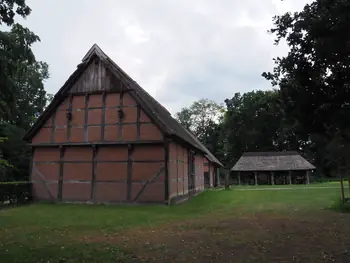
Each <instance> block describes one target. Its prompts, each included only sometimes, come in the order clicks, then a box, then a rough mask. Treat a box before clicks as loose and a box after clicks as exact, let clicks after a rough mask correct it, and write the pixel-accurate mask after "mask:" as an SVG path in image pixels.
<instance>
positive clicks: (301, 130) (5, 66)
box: [0, 0, 350, 181]
mask: <svg viewBox="0 0 350 263" xmlns="http://www.w3.org/2000/svg"><path fill="white" fill-rule="evenodd" d="M30 13H31V9H30V7H29V6H28V5H26V3H25V0H3V1H0V26H2V29H1V30H0V181H1V180H23V179H27V178H28V174H29V173H28V170H29V160H30V154H31V152H30V148H29V147H28V146H27V144H26V142H24V141H23V140H22V137H23V134H24V133H25V131H26V130H28V129H29V128H30V126H31V125H33V123H34V122H35V120H36V118H38V116H39V115H40V114H41V113H42V111H43V109H44V108H45V106H46V105H47V104H48V102H49V101H50V100H51V98H52V95H50V94H47V92H46V91H45V89H44V84H45V80H47V79H48V78H49V69H48V65H47V64H46V63H45V62H42V61H38V60H36V58H35V55H34V53H33V51H32V45H33V44H35V43H36V42H38V41H40V38H39V36H37V35H36V34H35V33H33V32H32V31H30V30H29V29H28V28H26V27H23V26H22V25H20V24H19V23H16V17H23V18H26V17H28V16H29V15H30ZM348 32H350V1H344V0H315V1H314V2H312V3H310V4H307V5H305V7H304V8H303V10H302V11H300V12H294V13H291V12H289V13H286V14H283V15H280V16H275V17H274V18H273V28H272V29H271V30H269V33H270V34H273V35H274V36H275V43H274V44H275V45H278V44H279V43H280V41H285V42H286V43H287V45H288V46H289V52H288V53H287V54H286V55H285V56H283V57H276V58H275V59H274V63H275V66H274V68H273V70H272V71H271V72H263V73H262V77H263V78H265V79H266V81H269V82H271V85H272V89H271V90H269V91H262V90H257V91H252V92H247V93H243V94H242V93H236V94H233V96H232V98H227V99H226V100H225V101H223V102H222V103H215V102H213V101H211V100H208V99H202V100H199V101H197V102H194V103H193V104H192V105H190V106H188V107H185V108H184V109H182V110H181V111H180V112H178V113H177V114H176V115H175V117H176V118H177V119H178V121H179V122H180V123H182V124H183V125H184V126H185V127H186V128H188V129H189V130H190V131H191V132H193V133H194V134H195V135H196V136H197V137H198V138H199V139H200V140H201V141H202V142H203V143H204V144H205V145H206V146H207V147H208V148H209V149H210V150H211V151H212V152H213V153H214V154H215V155H216V156H217V157H218V158H220V160H222V162H223V163H224V164H225V165H226V166H227V167H230V166H232V165H233V164H234V163H235V162H236V161H237V159H238V158H239V157H240V156H241V154H242V152H244V151H284V150H297V151H299V152H301V153H302V154H303V155H304V156H305V157H306V158H307V159H309V160H310V161H312V162H313V163H314V164H315V165H316V166H317V167H318V168H319V169H320V173H322V174H323V175H327V176H330V175H332V173H334V171H335V170H336V168H337V167H339V164H346V163H347V156H348V154H347V152H348V149H349V145H350V144H349V142H350V138H349V135H350V133H349V129H350V120H349V118H350V79H349V78H350V67H349V65H350V34H348ZM349 156H350V155H349Z"/></svg>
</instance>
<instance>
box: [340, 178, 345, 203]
mask: <svg viewBox="0 0 350 263" xmlns="http://www.w3.org/2000/svg"><path fill="white" fill-rule="evenodd" d="M340 188H341V189H340V190H341V198H342V201H343V203H345V194H344V185H343V175H342V173H340Z"/></svg>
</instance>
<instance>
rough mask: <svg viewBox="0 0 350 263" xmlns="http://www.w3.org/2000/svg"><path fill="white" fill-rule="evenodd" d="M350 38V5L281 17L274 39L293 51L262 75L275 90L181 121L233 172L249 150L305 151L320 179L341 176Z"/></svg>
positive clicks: (332, 1)
mask: <svg viewBox="0 0 350 263" xmlns="http://www.w3.org/2000/svg"><path fill="white" fill-rule="evenodd" d="M348 32H350V1H342V0H316V1H314V2H312V3H310V4H307V5H305V7H304V8H303V10H302V11H300V12H295V13H290V12H289V13H286V14H283V15H281V16H275V17H274V18H273V28H272V29H271V30H269V33H270V34H274V36H275V43H274V44H275V45H278V44H279V43H280V41H281V40H282V41H285V42H286V43H287V45H288V47H289V52H288V53H287V54H286V55H285V56H284V57H276V58H275V59H274V63H275V66H274V68H273V70H272V72H263V73H262V77H264V78H265V79H266V80H267V81H270V82H271V84H272V86H273V87H274V89H273V90H269V91H261V90H258V91H252V92H247V93H244V94H241V93H236V94H234V96H233V97H232V98H228V99H226V100H225V101H224V103H223V104H222V105H220V104H217V103H215V102H213V101H210V100H200V101H198V102H195V103H194V104H193V105H190V106H189V107H185V108H183V109H182V110H181V111H180V112H179V113H177V114H176V118H177V119H178V121H179V122H180V123H182V124H183V125H185V126H186V127H188V128H189V129H190V130H191V131H192V132H193V133H194V134H195V135H197V136H198V137H199V138H200V140H201V141H202V142H203V143H204V144H205V145H206V146H207V147H208V148H209V149H210V150H211V151H212V152H213V153H214V154H215V155H217V156H218V157H219V158H220V159H221V160H222V161H223V162H224V163H225V164H226V165H227V167H230V166H232V165H233V164H234V163H235V162H236V161H237V160H238V158H239V157H240V156H241V154H242V153H243V152H245V151H284V150H297V151H299V152H300V153H301V154H302V155H304V156H305V157H306V158H307V159H309V160H310V161H312V162H313V163H314V164H315V165H316V166H317V167H318V170H319V174H322V175H324V176H332V175H334V174H335V173H337V169H339V168H340V167H348V166H349V165H348V164H349V163H350V162H349V160H348V159H349V157H350V154H348V153H349V142H350V138H349V137H350V133H349V128H350V34H348ZM207 112H210V115H207V114H206V113H207ZM213 112H215V114H213ZM213 115H215V118H214V117H213Z"/></svg>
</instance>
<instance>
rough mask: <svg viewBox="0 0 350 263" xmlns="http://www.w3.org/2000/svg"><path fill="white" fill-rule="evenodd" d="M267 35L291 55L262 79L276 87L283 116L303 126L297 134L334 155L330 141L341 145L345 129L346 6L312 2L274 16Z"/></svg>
mask: <svg viewBox="0 0 350 263" xmlns="http://www.w3.org/2000/svg"><path fill="white" fill-rule="evenodd" d="M270 32H271V33H273V34H275V35H276V41H275V44H276V45H277V44H279V42H280V40H282V39H284V40H286V42H287V44H288V46H289V48H290V51H289V53H288V54H287V55H286V56H285V57H282V58H280V57H277V58H276V59H274V61H275V68H274V70H273V72H269V73H266V72H265V73H263V76H264V77H265V78H266V79H267V80H270V81H271V83H272V84H273V85H275V86H279V87H280V91H281V99H282V102H283V108H284V111H285V113H286V116H287V117H288V119H290V120H293V121H294V122H296V123H298V125H299V126H300V127H302V129H299V131H298V136H299V137H300V138H303V140H304V141H311V140H312V138H315V137H317V138H318V141H323V143H324V146H323V150H322V151H323V152H324V153H326V152H327V151H337V148H339V147H334V143H335V142H337V143H338V144H339V146H341V145H343V144H346V141H347V140H348V139H349V138H348V136H349V129H350V35H349V34H347V33H345V32H350V2H349V1H344V0H317V1H314V2H313V3H311V4H307V5H306V6H305V7H304V9H303V10H302V11H301V12H296V13H293V14H291V13H286V14H284V15H282V16H275V17H274V28H272V29H271V30H270ZM333 140H334V141H333ZM332 141H333V142H332ZM327 144H333V146H329V147H328V146H327ZM318 146H321V145H320V144H318ZM330 155H331V156H332V155H333V156H335V153H332V154H330Z"/></svg>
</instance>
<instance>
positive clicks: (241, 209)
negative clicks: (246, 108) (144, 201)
mask: <svg viewBox="0 0 350 263" xmlns="http://www.w3.org/2000/svg"><path fill="white" fill-rule="evenodd" d="M329 184H330V183H327V185H329ZM322 185H324V184H322ZM332 185H333V183H332ZM298 187H302V186H298ZM339 196H340V191H339V189H301V190H283V191H236V190H235V189H234V188H233V189H231V190H209V191H206V192H204V193H202V194H200V195H199V196H197V197H195V198H194V199H192V200H189V201H188V202H185V203H183V204H180V205H176V206H157V205H151V206H113V205H73V204H59V205H52V204H33V205H30V206H23V207H17V208H12V209H8V210H0V258H1V262H6V263H11V262H29V263H31V262H33V263H34V262H35V263H37V262H45V263H47V262H50V263H53V262H107V263H108V262H128V260H130V261H132V259H133V257H135V254H136V255H137V256H140V255H143V253H146V252H147V253H146V254H147V255H148V253H151V254H152V253H155V255H158V254H157V253H162V255H170V254H171V253H172V251H176V249H175V248H174V246H175V245H170V244H173V243H172V242H175V241H173V240H172V239H169V240H168V239H167V237H168V235H169V234H168V233H169V232H170V233H175V234H174V235H176V237H177V236H178V235H179V233H182V234H183V235H189V232H188V231H190V232H191V231H193V232H194V233H197V232H198V231H199V232H198V233H197V234H193V235H194V237H193V238H195V239H196V240H205V238H202V237H203V236H206V235H208V237H207V239H208V242H212V241H213V240H212V237H210V236H212V235H213V233H214V232H213V231H214V230H212V229H211V228H209V226H211V227H213V229H217V227H218V224H219V222H226V221H225V220H232V222H235V223H232V225H233V226H235V225H237V227H238V224H239V223H242V222H241V221H242V220H243V222H245V218H252V221H254V220H255V219H256V217H261V216H263V217H264V218H265V217H269V218H270V217H271V218H280V217H283V218H284V217H285V218H290V217H291V216H295V217H296V218H304V217H305V218H309V217H310V216H311V217H312V216H314V217H315V220H318V219H319V215H320V214H319V213H323V212H322V211H328V212H324V213H327V214H326V215H327V216H329V215H334V216H335V217H337V214H336V213H335V212H331V211H329V208H334V207H335V205H334V204H335V201H336V200H338V199H339ZM247 222H249V221H247ZM267 222H268V220H267ZM179 225H181V227H182V228H181V229H184V228H183V226H184V225H185V226H186V227H187V228H186V229H187V230H186V231H185V232H181V231H180V230H178V226H179ZM220 225H221V223H220ZM230 225H231V224H230ZM230 227H231V226H230ZM164 228H165V229H167V230H164ZM161 229H163V230H161ZM174 229H177V230H176V231H175V230H174ZM244 229H245V228H244ZM244 229H243V228H242V229H241V228H239V229H238V230H234V231H233V230H232V231H233V232H232V233H236V234H235V235H237V233H245V232H244V231H250V230H249V228H247V229H248V230H247V229H245V230H244ZM196 231H197V232H196ZM225 231H229V229H227V230H225ZM258 232H259V231H250V232H249V233H245V234H244V236H245V237H251V238H252V239H254V238H256V235H255V233H258ZM191 233H192V232H191ZM259 233H260V232H259ZM148 234H150V235H151V236H156V237H157V238H158V239H159V240H162V241H161V242H163V243H164V246H167V244H169V246H170V249H169V250H167V251H168V252H167V253H168V254H167V253H165V252H164V251H163V250H164V249H165V248H159V244H158V243H157V242H160V241H159V240H158V239H157V240H158V241H157V242H156V241H154V244H153V245H152V247H151V248H148V247H147V248H145V247H144V246H145V245H144V244H148V243H149V242H151V241H149V238H148ZM139 235H141V237H139ZM261 235H262V236H263V235H265V232H261ZM242 236H243V235H242ZM122 237H123V238H124V237H127V240H126V241H125V240H124V239H123V240H122V241H121V238H122ZM110 238H112V239H113V240H116V239H118V241H113V242H111V241H110ZM152 238H155V237H152ZM216 238H217V239H218V241H217V242H222V240H224V239H225V240H226V238H227V237H216ZM242 238H243V237H242ZM87 240H88V241H87ZM91 240H92V241H91ZM94 240H95V241H94ZM128 240H129V241H128ZM130 240H131V241H130ZM167 240H168V241H167ZM174 240H175V239H174ZM220 240H221V241H220ZM165 241H166V242H165ZM137 242H140V244H141V243H142V245H138V246H136V245H132V244H136V243H137ZM179 242H180V241H179ZM230 242H231V243H232V244H235V242H250V241H249V240H248V241H247V240H243V239H241V240H240V239H239V238H237V236H235V241H234V242H233V241H232V240H231V241H230ZM151 243H152V242H151ZM181 244H182V243H181V242H180V243H179V246H180V245H181ZM176 246H178V244H177V243H176ZM198 249H199V248H198ZM218 249H219V248H218ZM160 251H162V252H160ZM191 251H192V250H191ZM163 252H164V253H165V254H164V253H163ZM186 253H187V252H186ZM188 253H193V252H188ZM152 255H153V254H152ZM186 255H187V254H186ZM186 255H185V256H186ZM132 262H135V261H132ZM136 262H140V261H136ZM160 262H162V261H160ZM164 262H165V261H164ZM179 262H182V261H179ZM184 262H185V261H184ZM214 262H215V261H214ZM218 262H219V261H218Z"/></svg>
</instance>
